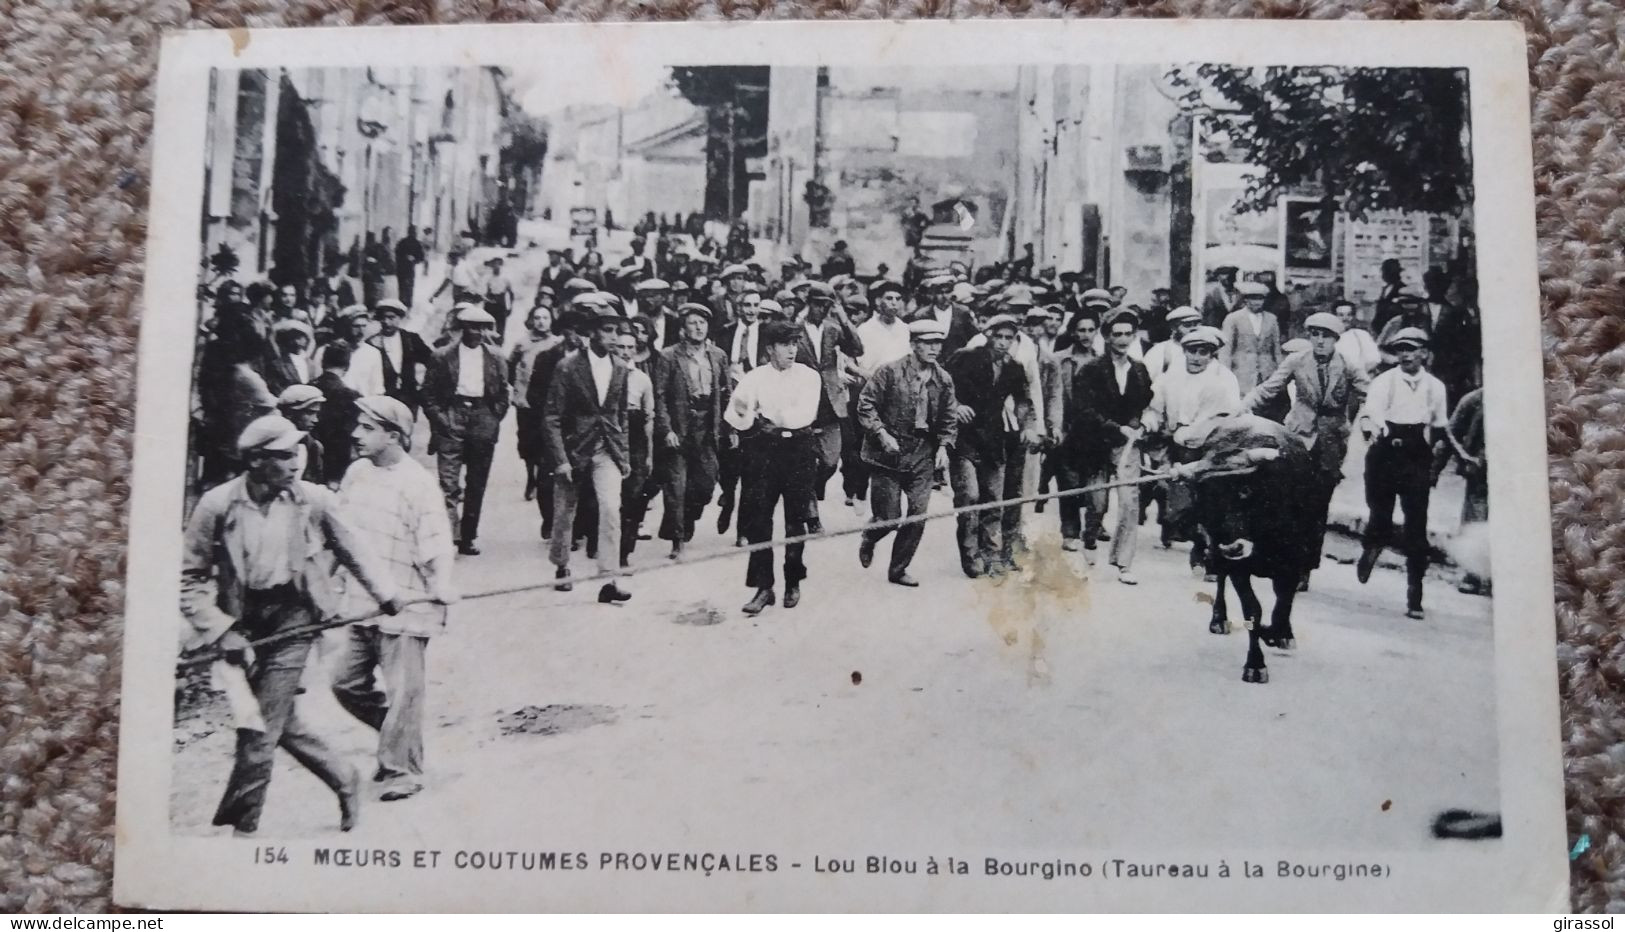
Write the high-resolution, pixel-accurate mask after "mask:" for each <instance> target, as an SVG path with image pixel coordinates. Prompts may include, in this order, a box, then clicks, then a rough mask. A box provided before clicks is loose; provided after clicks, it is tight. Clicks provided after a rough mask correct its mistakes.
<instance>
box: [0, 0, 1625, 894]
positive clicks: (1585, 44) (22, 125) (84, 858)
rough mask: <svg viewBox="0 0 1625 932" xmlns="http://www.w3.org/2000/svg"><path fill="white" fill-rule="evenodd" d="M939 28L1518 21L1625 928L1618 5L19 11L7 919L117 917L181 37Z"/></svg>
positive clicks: (0, 75) (1575, 631)
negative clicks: (129, 642) (171, 48)
mask: <svg viewBox="0 0 1625 932" xmlns="http://www.w3.org/2000/svg"><path fill="white" fill-rule="evenodd" d="M928 16H937V17H941V16H956V17H972V16H976V17H983V16H996V17H1009V16H1018V17H1060V16H1139V17H1145V16H1152V17H1170V16H1191V17H1195V16H1201V17H1287V18H1316V19H1331V18H1340V17H1356V18H1373V19H1377V18H1397V19H1417V18H1426V19H1512V20H1516V21H1518V22H1521V23H1522V24H1523V25H1524V28H1525V29H1526V30H1527V32H1528V41H1529V68H1530V83H1531V85H1532V87H1533V101H1532V104H1533V112H1534V154H1535V174H1536V177H1535V191H1536V196H1537V198H1538V201H1539V203H1538V214H1537V218H1538V225H1539V235H1540V260H1541V277H1542V285H1541V293H1542V302H1541V303H1542V306H1541V313H1542V316H1543V319H1544V334H1545V350H1546V379H1547V382H1546V393H1547V404H1548V406H1549V412H1550V415H1551V419H1550V427H1549V431H1548V434H1547V442H1548V444H1549V447H1550V453H1551V496H1552V504H1553V515H1552V522H1553V545H1554V552H1555V555H1556V560H1557V593H1556V595H1557V620H1558V635H1559V638H1560V641H1561V643H1560V645H1559V648H1558V655H1557V656H1558V663H1559V665H1560V682H1561V688H1562V700H1563V738H1564V742H1565V758H1564V762H1565V772H1566V774H1567V790H1568V829H1569V833H1570V838H1571V841H1572V840H1573V839H1575V838H1577V837H1579V836H1580V835H1581V834H1585V835H1588V836H1589V837H1590V842H1591V844H1590V848H1589V850H1588V851H1586V852H1585V853H1583V854H1581V855H1580V856H1578V857H1577V858H1576V859H1575V860H1574V861H1573V888H1574V903H1575V908H1576V909H1586V910H1602V909H1609V910H1619V909H1625V832H1622V829H1625V743H1622V739H1625V715H1621V711H1622V708H1625V638H1622V636H1621V631H1622V627H1625V505H1622V503H1621V501H1620V492H1621V490H1622V488H1625V382H1622V380H1621V375H1622V371H1625V300H1622V299H1625V257H1622V255H1621V241H1622V233H1625V140H1622V139H1621V138H1620V135H1619V134H1620V132H1621V128H1622V127H1625V60H1622V56H1621V45H1622V43H1625V13H1622V11H1621V9H1620V7H1619V6H1617V5H1615V3H1614V2H1612V0H1592V2H1585V0H1458V2H1453V3H1446V2H1440V3H1423V2H1417V0H1266V2H1257V3H1254V2H1242V0H1154V2H1123V0H1108V2H1101V0H1079V2H1072V3H1059V2H1029V0H1015V2H1010V3H1004V4H1001V3H997V2H991V0H901V2H885V0H749V2H736V0H552V2H537V0H532V2H523V0H439V2H434V0H351V2H344V0H292V2H285V3H284V2H277V0H228V2H219V3H212V2H207V0H194V2H191V3H182V2H175V0H167V2H158V0H39V2H31V3H30V2H21V0H0V528H3V531H0V912H14V911H29V912H40V911H51V912H89V911H99V910H105V909H107V908H108V906H109V893H110V889H111V882H112V870H113V810H114V777H115V770H116V768H115V762H116V750H117V738H118V707H119V696H118V687H119V677H118V668H119V656H120V643H121V632H122V629H123V619H122V617H121V615H122V611H121V610H122V606H123V578H124V554H125V547H126V540H127V527H126V517H127V507H128V497H129V472H130V468H129V467H130V449H131V433H132V431H131V426H132V411H133V404H134V389H135V349H136V333H137V329H138V326H139V314H140V306H139V300H138V298H139V288H140V285H141V279H142V259H143V244H144V241H145V237H146V226H145V212H146V204H147V196H148V187H147V178H148V169H149V164H148V159H149V154H148V150H147V145H146V143H147V140H148V137H149V135H150V132H151V129H152V110H153V89H152V82H153V78H154V75H155V71H156V66H157V48H158V41H159V37H160V35H161V34H162V33H163V31H165V30H170V29H185V28H209V27H227V26H244V25H246V26H315V25H348V24H384V23H401V24H411V23H451V22H481V21H487V22H489V21H502V22H518V21H525V22H530V21H536V22H547V21H560V20H598V19H684V18H695V19H719V18H740V19H751V18H757V17H764V18H774V19H790V18H798V17H799V18H806V17H835V18H854V17H855V18H879V17H895V18H907V17H928ZM1489 711H1490V710H1486V713H1488V712H1489ZM1509 752H1511V753H1516V751H1515V750H1513V749H1509Z"/></svg>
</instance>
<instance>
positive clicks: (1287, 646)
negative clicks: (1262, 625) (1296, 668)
mask: <svg viewBox="0 0 1625 932" xmlns="http://www.w3.org/2000/svg"><path fill="white" fill-rule="evenodd" d="M1264 646H1265V647H1273V648H1275V649H1276V650H1296V649H1297V647H1298V639H1297V638H1264Z"/></svg>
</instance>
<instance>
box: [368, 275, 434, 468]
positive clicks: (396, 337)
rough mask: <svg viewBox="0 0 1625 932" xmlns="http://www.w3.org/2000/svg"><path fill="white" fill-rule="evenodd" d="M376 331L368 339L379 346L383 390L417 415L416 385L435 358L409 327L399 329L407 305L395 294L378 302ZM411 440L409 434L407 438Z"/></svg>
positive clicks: (414, 415)
mask: <svg viewBox="0 0 1625 932" xmlns="http://www.w3.org/2000/svg"><path fill="white" fill-rule="evenodd" d="M375 313H376V315H377V317H378V333H377V334H376V335H374V336H373V337H372V339H370V340H368V341H367V342H368V343H369V344H371V345H372V346H373V348H374V349H376V350H378V353H379V356H380V357H381V361H382V363H383V370H384V392H383V393H384V394H385V395H388V396H389V397H391V398H394V399H396V400H397V401H400V402H401V403H402V404H404V405H406V407H407V408H408V409H409V410H411V411H412V416H413V417H416V416H417V410H418V407H419V406H420V404H421V401H420V400H419V398H418V389H419V386H420V384H421V382H420V380H421V379H422V377H423V374H424V373H425V372H426V371H427V370H428V368H429V362H430V360H431V359H433V358H434V353H433V352H431V351H430V349H429V344H427V343H425V342H423V338H422V337H420V336H418V335H417V334H415V333H413V332H412V331H410V330H403V329H401V321H402V320H403V319H405V317H406V305H405V304H403V303H402V302H400V301H396V300H395V299H394V298H385V299H383V300H382V301H379V302H378V309H377V311H376V312H375ZM407 439H408V440H410V439H411V438H410V437H409V438H407Z"/></svg>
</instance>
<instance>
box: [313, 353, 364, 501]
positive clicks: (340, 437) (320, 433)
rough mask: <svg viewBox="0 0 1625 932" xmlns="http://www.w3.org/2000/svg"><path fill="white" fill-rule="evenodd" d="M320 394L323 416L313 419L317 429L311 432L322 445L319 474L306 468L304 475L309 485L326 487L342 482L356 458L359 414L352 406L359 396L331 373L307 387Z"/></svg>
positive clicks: (318, 377) (319, 376)
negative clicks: (310, 482) (351, 462)
mask: <svg viewBox="0 0 1625 932" xmlns="http://www.w3.org/2000/svg"><path fill="white" fill-rule="evenodd" d="M310 384H311V385H313V386H315V388H316V389H317V390H318V391H320V392H321V393H322V398H323V401H322V412H321V413H320V414H318V415H317V416H316V427H315V428H314V429H313V430H312V431H311V433H312V434H314V435H315V436H316V440H317V442H318V443H320V444H321V445H322V471H321V473H320V474H317V473H315V472H313V471H311V469H310V468H309V467H308V466H307V467H306V468H305V475H306V476H308V477H310V481H312V482H321V483H326V484H328V485H332V484H333V483H336V482H338V481H339V480H341V479H343V478H344V471H345V470H346V469H349V468H350V461H351V460H353V459H354V458H355V454H354V452H353V448H354V441H353V439H352V438H351V434H353V433H355V422H356V418H357V417H359V416H360V414H361V410H360V409H359V408H357V407H356V406H355V403H356V399H358V398H360V397H361V395H360V394H359V393H357V392H356V390H355V389H353V388H351V387H350V386H348V385H345V384H344V380H343V379H342V378H340V377H339V376H337V375H335V374H334V373H331V372H323V373H322V374H321V375H318V376H317V377H316V380H315V381H313V382H311V383H310Z"/></svg>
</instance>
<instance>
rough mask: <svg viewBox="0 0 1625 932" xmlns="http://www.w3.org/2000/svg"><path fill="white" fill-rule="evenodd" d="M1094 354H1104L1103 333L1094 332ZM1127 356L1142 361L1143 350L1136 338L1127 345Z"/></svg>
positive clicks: (1104, 340) (1143, 357)
mask: <svg viewBox="0 0 1625 932" xmlns="http://www.w3.org/2000/svg"><path fill="white" fill-rule="evenodd" d="M1095 355H1096V356H1104V355H1106V335H1105V334H1104V333H1097V334H1095ZM1128 358H1130V359H1138V360H1141V361H1144V359H1145V350H1144V349H1143V348H1141V346H1140V341H1139V340H1138V339H1136V340H1134V342H1132V343H1130V344H1129V345H1128Z"/></svg>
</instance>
